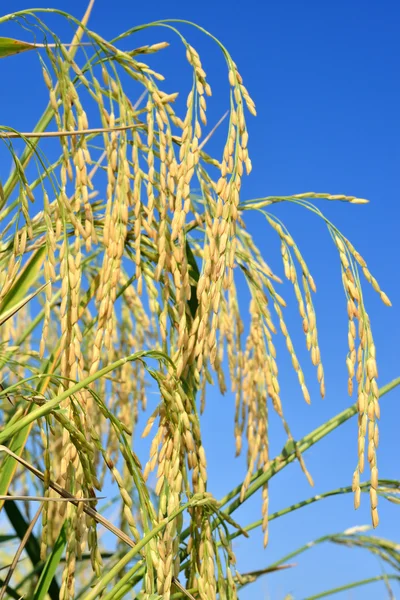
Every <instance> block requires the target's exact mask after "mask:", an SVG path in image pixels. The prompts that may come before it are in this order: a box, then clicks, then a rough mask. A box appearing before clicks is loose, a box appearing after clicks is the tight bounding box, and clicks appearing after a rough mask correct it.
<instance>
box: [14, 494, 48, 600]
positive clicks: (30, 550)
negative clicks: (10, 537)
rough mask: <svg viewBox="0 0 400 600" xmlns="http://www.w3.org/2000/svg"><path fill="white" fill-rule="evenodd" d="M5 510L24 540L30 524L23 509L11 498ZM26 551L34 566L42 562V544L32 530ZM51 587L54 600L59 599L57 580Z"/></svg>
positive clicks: (18, 534)
mask: <svg viewBox="0 0 400 600" xmlns="http://www.w3.org/2000/svg"><path fill="white" fill-rule="evenodd" d="M4 510H5V511H6V514H7V517H8V519H9V521H10V523H11V525H12V526H13V528H14V531H15V533H16V534H17V536H18V537H19V539H20V540H22V539H23V538H24V536H25V533H26V530H27V529H28V527H29V525H28V523H27V522H26V521H25V518H24V516H23V514H22V513H21V511H20V510H19V508H18V506H17V504H16V502H14V501H13V500H9V501H8V502H5V503H4ZM25 552H26V553H27V555H28V556H29V559H30V561H31V563H32V565H33V566H34V567H36V566H38V565H39V564H40V562H41V560H40V545H39V542H38V541H37V539H36V537H35V535H34V534H33V533H32V532H31V534H30V536H29V538H28V540H27V542H26V545H25ZM50 583H51V587H50V588H49V595H50V598H51V599H52V600H58V598H59V595H60V588H59V587H58V584H57V582H56V581H51V582H50Z"/></svg>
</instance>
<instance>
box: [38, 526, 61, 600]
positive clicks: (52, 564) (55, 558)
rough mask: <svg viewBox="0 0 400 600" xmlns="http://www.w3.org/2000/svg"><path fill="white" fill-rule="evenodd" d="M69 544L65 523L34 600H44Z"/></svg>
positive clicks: (43, 572)
mask: <svg viewBox="0 0 400 600" xmlns="http://www.w3.org/2000/svg"><path fill="white" fill-rule="evenodd" d="M66 543H67V524H66V522H64V524H63V526H62V528H61V531H60V534H59V536H58V538H57V540H56V542H55V544H54V548H53V550H52V552H51V554H50V555H49V557H48V559H47V560H46V564H45V565H44V567H43V571H42V574H41V575H40V579H39V581H38V583H37V586H36V588H35V591H34V593H33V596H32V600H44V599H45V598H46V595H47V593H48V591H49V588H50V585H51V583H52V581H53V578H54V575H55V573H56V570H57V567H58V565H59V564H60V561H61V558H62V555H63V552H64V548H65V545H66Z"/></svg>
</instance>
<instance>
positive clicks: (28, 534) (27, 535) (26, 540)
mask: <svg viewBox="0 0 400 600" xmlns="http://www.w3.org/2000/svg"><path fill="white" fill-rule="evenodd" d="M6 506H7V505H6ZM43 506H44V504H43V502H42V503H41V504H40V506H39V508H38V510H37V511H36V514H35V516H34V517H33V519H32V521H31V522H30V523H29V525H27V523H26V522H25V519H24V518H23V516H22V514H21V513H19V510H18V508H17V506H16V505H15V506H14V510H13V509H11V512H12V513H13V514H14V517H15V516H16V515H17V514H18V513H19V517H20V518H18V521H19V535H20V533H22V530H23V528H22V523H23V527H24V529H25V531H24V533H23V535H22V536H20V537H21V543H20V545H19V547H18V549H17V551H16V553H15V556H14V559H13V561H12V563H11V565H10V568H9V570H8V573H7V576H6V578H5V580H4V584H3V587H2V588H1V590H0V600H3V598H4V594H5V593H6V591H7V586H8V584H9V583H10V580H11V577H12V574H13V573H14V570H15V567H16V565H17V563H18V560H19V558H20V556H21V554H22V552H23V550H25V549H26V551H27V554H28V555H29V556H30V558H31V560H32V552H33V550H32V549H31V551H30V552H29V551H28V548H27V546H28V544H31V548H32V547H34V549H35V560H36V559H37V558H38V560H37V562H40V548H39V544H38V542H37V541H36V539H35V538H34V537H33V528H34V527H35V525H36V522H37V520H38V519H39V517H40V515H41V512H42V510H43ZM15 509H16V510H15ZM6 512H7V515H8V516H9V512H8V511H7V509H6ZM14 522H16V519H14ZM11 523H12V524H13V525H14V523H13V522H12V521H11ZM30 540H35V542H33V541H32V542H31V541H30ZM38 549H39V550H38ZM37 551H38V555H37V554H36V553H37ZM37 562H36V563H34V562H33V560H32V564H33V565H35V564H37ZM56 585H57V584H56ZM53 589H55V586H53ZM57 589H58V586H57ZM57 593H58V595H57V596H54V595H53V593H50V596H51V598H53V599H54V600H55V599H56V598H58V597H59V590H58V592H57Z"/></svg>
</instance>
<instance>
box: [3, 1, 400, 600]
mask: <svg viewBox="0 0 400 600" xmlns="http://www.w3.org/2000/svg"><path fill="white" fill-rule="evenodd" d="M92 5H93V0H92V2H91V3H90V4H89V7H88V9H87V11H86V14H85V16H84V17H83V19H82V20H79V19H77V18H75V17H74V16H72V15H69V14H67V13H66V12H63V11H61V10H56V9H45V8H42V9H32V10H23V11H18V12H14V13H12V14H9V15H5V16H2V17H1V18H0V28H1V26H3V25H5V24H8V23H10V22H12V23H13V24H18V25H20V26H21V39H19V40H17V39H11V38H6V37H0V58H2V59H3V60H13V55H14V54H16V53H21V52H26V53H35V54H36V56H37V60H38V61H40V65H41V69H42V75H43V82H42V85H43V86H45V88H47V92H48V105H47V106H46V107H45V108H44V111H43V114H42V115H41V116H40V117H39V120H38V122H37V125H36V127H35V128H34V129H33V130H32V131H29V132H20V131H17V130H15V129H12V128H10V127H8V126H7V125H1V126H0V139H1V142H3V143H4V144H5V145H6V147H7V149H8V151H9V156H10V160H11V161H12V171H11V174H10V176H9V177H8V179H7V180H6V181H4V182H3V184H2V185H0V223H1V233H0V247H1V252H0V349H1V352H0V380H1V381H2V385H1V391H0V397H1V401H2V404H1V418H2V427H1V431H0V450H1V466H0V494H1V506H2V510H3V513H4V514H6V515H7V517H8V519H9V521H10V523H11V525H12V527H13V530H14V534H15V536H17V537H18V538H19V539H20V543H19V548H18V551H17V553H16V554H15V555H14V556H10V561H9V563H10V564H9V565H8V566H7V570H6V574H5V576H4V578H3V580H2V586H3V587H2V589H1V592H0V599H1V598H3V597H10V598H12V597H14V598H19V597H22V596H23V597H28V598H33V599H34V600H42V599H43V600H44V599H45V598H51V599H52V600H53V599H56V598H60V599H61V600H69V599H75V598H80V599H83V600H94V599H96V598H100V597H101V598H102V599H103V600H111V599H113V600H116V599H119V598H124V597H126V598H141V599H143V600H145V599H148V600H150V599H153V600H156V599H161V598H165V599H167V600H168V599H169V598H192V599H193V598H196V599H201V600H212V599H214V598H217V597H218V598H220V599H221V600H222V599H234V598H237V597H238V594H239V592H240V589H241V588H243V587H244V586H247V585H248V584H249V583H251V582H253V581H255V580H256V579H257V578H258V577H260V576H261V575H264V574H266V573H270V572H273V571H274V570H278V569H281V568H284V567H288V565H287V564H286V561H287V560H289V559H290V558H291V556H294V555H296V554H298V553H299V552H300V551H302V550H303V549H300V550H299V551H296V552H294V553H291V554H290V555H288V557H285V558H284V559H283V560H282V561H280V562H279V563H275V564H273V565H271V566H270V567H268V568H267V569H265V570H263V571H254V572H250V573H239V572H238V570H237V569H236V559H235V555H234V551H233V547H232V540H233V539H235V538H236V537H238V536H242V535H245V536H248V535H249V534H248V532H249V531H251V530H252V529H254V528H256V527H260V528H262V531H263V533H264V544H265V545H267V543H268V523H269V522H270V521H271V520H273V519H275V518H278V517H280V516H283V515H284V514H287V513H288V512H292V511H293V510H297V509H299V508H301V507H302V506H306V505H308V504H312V503H314V502H317V501H319V500H321V499H322V498H323V497H327V496H331V495H336V494H342V493H349V492H351V491H352V492H353V493H354V505H355V508H357V507H358V506H359V504H360V499H361V495H362V492H367V493H368V494H369V498H370V505H371V522H372V525H373V527H376V526H377V524H378V496H381V497H384V498H386V499H388V500H389V501H390V500H391V501H397V502H398V495H397V494H398V491H399V484H398V482H396V481H392V480H388V481H386V480H385V481H380V480H379V477H378V467H377V447H378V420H379V416H380V397H381V396H383V395H384V394H385V393H387V392H389V391H390V390H391V389H393V388H394V387H396V386H397V385H398V384H399V383H400V380H399V379H397V380H394V381H393V382H392V383H391V384H388V385H386V386H384V387H383V388H381V389H379V387H378V381H377V378H378V373H377V364H376V350H375V344H374V339H373V334H372V329H371V323H370V319H369V316H368V313H367V309H366V306H365V304H364V300H363V291H362V279H365V280H366V282H367V284H370V285H372V287H373V289H374V290H375V291H376V293H377V294H378V295H379V296H380V298H381V299H382V301H383V303H384V304H385V305H387V306H390V300H389V298H388V297H387V296H386V294H385V292H384V291H382V290H381V288H380V286H379V284H378V282H377V280H376V279H375V277H374V276H373V275H372V274H371V273H370V271H369V269H368V267H367V263H366V261H365V259H364V258H363V257H362V256H361V255H360V254H359V253H358V251H357V250H356V249H355V248H354V246H353V245H352V243H351V242H350V240H349V239H347V238H346V237H345V236H344V235H343V234H342V233H341V232H340V231H339V230H338V229H337V228H336V227H335V225H334V224H333V223H331V222H330V221H329V220H328V219H327V218H326V217H325V216H324V214H323V212H322V211H321V210H320V209H319V208H318V206H317V203H315V202H314V200H317V201H319V200H322V201H333V202H335V201H337V202H346V203H350V204H362V203H365V202H366V200H364V199H362V198H357V197H353V196H346V195H337V194H328V193H299V194H296V195H293V196H267V197H264V198H258V199H254V200H251V199H250V200H247V199H245V198H243V197H242V193H241V187H242V180H243V178H244V177H247V176H248V175H250V173H251V169H252V164H251V158H250V149H249V146H250V147H251V144H249V139H248V138H249V136H248V130H247V126H246V121H247V119H250V118H254V117H255V116H256V107H255V104H254V102H253V100H252V98H251V95H250V92H249V91H248V89H247V88H246V87H245V85H244V83H243V80H242V77H241V75H240V73H239V71H238V68H237V66H236V64H235V62H234V60H233V58H232V57H231V55H230V53H229V51H228V50H227V49H226V48H225V47H224V46H223V45H222V44H221V43H220V42H219V41H218V40H217V39H216V38H215V37H214V36H212V35H211V34H210V33H209V32H207V31H204V30H202V29H201V28H200V27H198V29H200V30H201V31H202V32H203V33H204V35H206V36H209V37H211V38H212V40H213V41H214V42H215V44H216V45H217V46H218V48H219V50H220V51H221V53H222V55H223V58H224V59H225V61H226V73H227V86H229V89H230V102H229V107H228V108H229V110H228V114H227V117H226V118H225V119H224V120H222V122H221V123H219V124H215V123H210V124H209V123H208V121H207V104H208V103H210V102H211V101H212V97H211V95H212V90H211V87H210V84H209V82H208V80H207V74H206V71H205V68H207V65H203V64H202V61H201V57H200V55H199V53H198V51H197V50H196V48H194V47H193V46H192V45H191V44H190V41H189V39H186V37H184V36H183V34H182V31H181V29H182V27H181V25H182V24H183V23H184V22H180V21H178V20H169V21H159V22H154V23H150V24H146V25H142V26H136V27H132V28H131V29H129V30H127V31H126V32H124V33H122V34H121V35H120V36H118V37H117V38H115V39H112V40H108V39H104V38H103V37H101V36H100V35H98V34H97V33H96V32H94V31H92V30H91V29H90V28H89V27H88V20H89V16H90V12H91V8H92ZM50 16H51V17H52V18H54V16H58V17H59V18H60V19H63V20H66V21H67V22H68V23H69V24H71V25H72V26H73V27H74V28H75V35H74V37H73V39H72V41H71V42H68V41H66V40H65V39H59V37H58V36H57V34H56V33H55V32H53V31H52V30H51V29H50V27H49V26H48V25H47V24H46V23H47V19H48V17H50ZM52 22H53V21H52ZM185 25H187V23H186V22H185ZM191 25H192V26H193V27H196V25H194V24H191ZM149 28H155V29H156V30H157V31H158V33H159V35H160V42H159V43H155V44H151V45H145V46H141V47H137V48H135V49H133V50H132V49H129V50H126V49H125V50H124V49H123V48H126V47H129V48H132V47H134V44H135V34H136V33H138V32H140V31H141V32H142V31H143V30H146V29H149ZM166 29H167V30H168V31H169V32H172V33H173V34H176V40H177V43H178V44H180V46H181V48H182V51H183V53H185V54H186V59H187V61H188V63H189V65H190V67H191V70H192V81H191V82H189V85H190V83H191V90H190V93H189V94H188V96H187V98H186V103H185V104H182V105H181V104H180V103H178V102H176V101H177V98H178V93H179V90H177V91H176V92H174V93H167V92H166V91H164V90H163V89H162V88H163V80H164V78H163V76H162V74H160V73H158V72H157V71H155V70H154V69H153V68H151V67H150V66H149V65H148V64H147V62H146V61H148V60H149V56H150V55H151V56H152V55H157V54H158V53H161V52H163V50H164V49H165V48H166V47H167V46H168V44H167V42H164V41H163V38H162V36H163V32H165V30H166ZM185 31H189V33H190V29H187V28H186V29H185ZM156 58H157V56H155V57H154V58H152V59H151V64H153V63H154V62H155V61H156ZM250 87H251V86H250ZM181 106H183V109H182V108H181ZM3 120H4V116H3ZM217 126H219V127H220V128H225V131H226V140H225V143H224V145H223V147H221V148H220V152H219V154H218V155H216V156H211V155H210V154H209V153H208V152H207V142H208V140H209V139H210V136H212V135H213V132H214V130H215V127H217ZM49 142H51V146H49ZM21 143H23V151H22V153H20V152H19V151H17V149H16V148H17V144H21ZM19 147H20V146H18V148H19ZM283 202H284V203H289V204H294V205H297V206H300V207H302V208H303V209H304V210H307V211H309V212H311V213H314V214H316V215H318V217H320V218H321V219H322V220H323V222H324V223H325V224H326V228H327V231H328V234H329V235H330V236H331V238H332V241H333V244H334V245H335V247H336V249H337V252H338V260H339V261H340V264H341V272H342V283H343V288H344V294H345V298H346V301H347V312H348V346H349V350H348V354H347V357H344V360H345V361H346V365H347V369H348V376H349V377H348V391H349V394H350V395H352V393H353V387H354V388H355V390H354V392H355V396H356V403H355V404H354V405H352V406H350V408H348V409H347V410H346V411H344V412H343V413H340V414H339V415H337V417H335V418H334V419H332V420H331V421H329V422H327V423H325V424H323V425H322V426H321V427H319V428H318V429H316V430H315V431H313V432H310V434H309V435H307V436H306V437H304V438H303V439H302V440H300V441H298V442H295V441H294V439H293V436H292V434H291V432H290V428H289V425H288V423H287V421H286V419H285V416H284V401H283V399H282V398H281V394H280V385H279V379H280V376H281V374H280V372H279V368H278V366H279V358H278V357H277V353H276V349H275V345H274V339H275V338H276V336H277V335H282V336H283V337H284V339H285V343H286V346H287V350H288V352H289V354H290V357H291V362H292V365H293V369H294V371H295V372H296V374H297V377H298V381H299V386H300V389H301V391H302V394H303V396H304V400H305V401H306V402H310V394H309V391H308V388H307V385H306V382H305V378H304V374H303V370H302V367H301V364H300V361H299V359H298V357H297V355H296V352H295V349H294V345H293V343H292V339H291V336H290V332H289V330H288V327H287V325H286V322H285V311H284V308H285V306H286V302H285V299H284V298H283V297H282V295H280V293H279V284H280V283H281V279H280V277H279V275H278V274H277V273H274V272H273V271H272V269H271V268H270V267H269V265H268V262H267V260H268V257H264V256H263V255H262V253H261V251H260V250H259V249H258V247H257V245H256V242H255V241H254V238H253V236H252V234H251V232H250V231H249V230H248V229H247V227H246V218H247V215H248V213H249V212H254V211H255V212H256V213H257V214H259V215H260V218H262V219H263V220H265V226H266V227H270V228H271V231H272V232H273V234H274V235H276V236H277V239H278V240H279V243H280V246H281V256H282V265H283V273H284V276H285V278H287V280H288V281H289V282H291V284H292V286H293V289H294V293H295V296H296V299H297V304H298V311H299V319H300V322H301V326H302V328H303V331H304V336H305V344H306V347H307V350H308V352H309V354H310V359H311V362H312V364H313V365H314V366H315V368H316V377H317V379H318V383H319V387H320V392H321V396H322V397H324V395H325V379H324V369H323V363H322V361H321V353H320V347H319V341H318V329H317V320H316V314H315V310H314V305H313V294H314V293H315V291H316V285H315V282H314V280H313V277H312V275H311V272H310V270H309V267H308V265H307V264H306V262H305V260H304V258H303V255H302V253H301V250H300V248H299V247H298V246H297V244H296V242H295V239H294V238H293V237H292V235H291V233H290V232H289V231H288V229H287V228H286V227H285V225H284V223H283V222H282V221H281V220H280V219H279V218H278V216H277V214H276V211H275V210H274V209H275V205H279V204H280V203H283ZM240 277H241V278H243V279H244V281H245V282H246V284H247V287H248V292H249V297H250V302H249V304H248V305H245V304H246V302H247V301H246V302H244V301H243V298H242V297H241V296H240V294H239V293H238V278H240ZM245 314H249V315H250V323H249V326H247V325H246V324H245V322H244V315H245ZM210 385H214V386H217V388H219V390H220V391H221V393H224V392H225V390H226V389H227V388H228V386H229V387H230V388H231V389H232V391H233V392H234V395H235V422H234V435H235V443H236V452H237V454H240V453H241V452H245V453H246V456H247V472H246V473H244V474H243V478H242V481H241V483H240V485H239V486H238V487H237V488H235V489H234V490H232V491H231V492H229V493H228V494H227V495H226V496H225V497H224V498H222V499H216V498H214V496H213V494H212V490H210V489H209V488H208V487H207V458H206V450H207V449H206V448H205V447H204V445H203V443H202V430H201V425H200V414H201V413H202V412H203V411H204V410H205V405H206V397H207V391H208V390H209V388H210ZM155 391H156V392H157V398H158V404H157V406H156V408H155V409H154V411H153V412H152V414H151V416H150V417H149V418H148V420H147V423H146V424H143V423H142V422H141V420H143V417H142V413H143V410H144V409H146V407H147V403H148V396H149V394H150V393H151V394H153V396H152V398H153V397H154V392H155ZM269 410H272V411H275V412H276V413H277V414H278V415H279V417H280V418H281V419H282V423H283V426H284V428H285V431H286V434H287V444H286V446H285V448H284V451H283V452H282V454H281V455H279V456H277V457H273V456H271V455H270V453H269V444H268V411H269ZM355 415H357V420H358V425H357V433H356V435H357V439H358V464H357V465H356V468H355V471H354V475H353V482H352V486H350V487H349V488H342V489H339V490H334V491H331V492H328V493H327V494H325V495H322V496H321V495H320V496H318V497H312V498H310V499H308V500H305V501H304V502H303V503H300V504H299V505H295V506H291V507H288V508H287V509H283V510H282V511H280V512H279V513H276V514H269V511H268V504H269V493H268V482H269V480H270V479H271V477H273V476H274V475H275V474H276V473H277V472H278V471H280V470H281V469H283V468H285V467H286V466H287V465H288V464H290V463H291V462H293V461H298V462H299V465H300V467H301V468H302V469H303V471H304V473H305V475H306V477H307V478H309V479H310V475H309V473H308V471H307V469H306V466H305V463H304V459H303V453H304V452H305V451H306V450H307V449H308V448H309V447H311V446H312V445H313V444H315V443H317V442H318V441H319V440H320V439H322V438H323V437H324V436H326V435H327V434H328V433H329V432H330V431H332V430H334V429H335V428H337V427H338V426H340V424H341V423H343V422H345V421H346V420H348V419H350V418H351V417H353V416H355ZM138 422H140V429H139V432H141V431H143V436H149V437H150V438H151V444H150V452H149V456H148V457H147V459H146V463H145V464H144V465H143V466H142V464H141V462H140V460H139V458H138V456H137V455H136V453H135V435H136V430H137V429H138ZM365 445H366V448H365ZM365 457H366V460H367V463H368V465H367V467H368V470H369V473H370V481H369V482H366V483H362V482H361V481H360V476H361V474H362V473H363V472H364V470H365ZM152 472H155V473H156V477H157V483H156V486H155V490H153V489H152V487H151V486H150V485H149V483H148V478H149V475H150V474H151V473H152ZM109 481H112V482H113V483H114V484H115V486H116V488H117V490H118V495H117V497H116V498H113V499H112V500H110V503H111V504H112V505H113V506H114V507H115V508H116V511H117V512H115V513H114V515H115V518H114V519H113V520H111V519H108V518H106V517H104V515H103V514H102V512H100V511H99V510H98V506H99V499H100V498H102V497H104V496H107V486H108V483H107V482H109ZM258 491H260V493H261V495H262V513H261V514H260V519H259V520H258V521H257V522H255V523H253V524H251V525H249V526H242V525H240V524H239V523H237V522H236V521H235V520H234V518H233V517H232V514H233V512H234V511H235V510H236V509H237V508H238V506H240V505H241V504H242V503H244V502H246V500H248V498H250V497H251V496H252V495H253V494H254V493H256V492H258ZM34 499H35V500H36V501H39V508H38V510H37V512H36V514H35V516H32V515H30V512H29V510H28V509H26V510H25V512H23V511H21V510H20V508H19V506H20V505H19V504H18V503H17V501H19V500H23V502H24V505H25V506H28V505H29V503H30V501H32V500H34ZM28 516H29V518H28ZM104 529H105V530H107V531H108V534H107V535H109V536H112V539H113V540H114V544H113V545H112V544H111V546H112V550H111V551H110V550H108V549H107V548H109V547H110V546H108V545H107V546H105V545H104V544H102V543H101V540H99V531H100V530H101V531H104ZM7 536H8V534H7V535H5V536H4V540H3V542H4V543H7V542H8V541H9V540H10V539H14V538H13V534H11V538H10V537H9V536H8V537H7ZM15 536H14V537H15ZM6 538H7V539H6ZM107 539H110V538H107ZM317 541H318V542H322V541H330V542H334V543H337V544H348V545H361V546H362V547H365V548H367V549H368V550H369V551H370V552H373V553H378V554H379V555H380V556H381V557H382V558H383V559H384V560H386V561H387V562H389V564H390V565H391V566H392V567H394V568H395V569H398V568H399V564H400V563H399V560H398V548H397V547H395V545H394V544H393V543H391V542H389V541H387V540H381V539H379V538H373V537H367V536H362V535H359V533H357V532H355V533H354V532H353V533H352V532H345V533H341V534H333V535H331V536H325V538H324V539H321V540H317ZM25 555H26V556H27V557H28V562H29V563H30V566H29V567H27V563H26V561H25V562H24V561H23V560H21V556H25ZM378 577H379V576H378ZM388 577H389V576H388ZM319 597H322V596H319Z"/></svg>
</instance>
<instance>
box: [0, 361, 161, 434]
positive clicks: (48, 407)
mask: <svg viewBox="0 0 400 600" xmlns="http://www.w3.org/2000/svg"><path fill="white" fill-rule="evenodd" d="M146 356H149V357H152V358H158V359H159V360H168V357H167V356H166V355H164V354H162V353H161V352H156V351H151V350H150V351H141V352H136V353H135V354H131V355H130V356H127V357H124V358H120V359H119V360H116V361H115V362H113V363H111V364H110V365H107V366H106V367H104V368H103V369H101V370H100V371H97V373H93V374H92V375H89V376H88V377H85V379H83V380H82V381H79V382H78V383H76V384H75V385H73V386H72V387H70V388H68V389H66V390H65V391H64V392H63V393H62V394H59V395H58V396H56V397H55V398H52V400H48V401H47V402H46V403H45V404H44V405H43V406H40V407H39V408H37V409H35V410H33V411H31V412H30V413H29V414H28V415H26V416H25V417H23V418H22V419H20V420H19V421H18V422H17V423H14V424H12V425H9V426H7V427H6V428H5V429H3V431H1V432H0V444H4V442H6V441H7V440H8V439H10V437H12V436H13V435H15V434H16V433H18V432H19V431H21V429H23V428H24V427H26V426H27V425H30V423H32V422H33V421H36V420H37V419H39V418H40V417H44V416H46V415H48V414H49V413H50V412H51V411H52V410H53V409H55V408H56V407H57V406H58V405H59V404H60V403H61V402H63V400H66V399H67V398H69V397H70V396H73V395H74V394H76V393H77V392H79V391H80V390H81V389H83V388H85V387H88V386H90V384H92V383H93V382H94V381H96V380H97V379H100V378H101V377H104V375H107V374H108V373H110V372H111V371H114V370H115V369H118V368H119V367H122V365H124V364H125V363H127V362H131V361H134V360H139V359H141V358H142V357H146ZM42 377H46V375H42ZM11 387H13V386H11ZM6 391H7V390H6Z"/></svg>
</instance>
